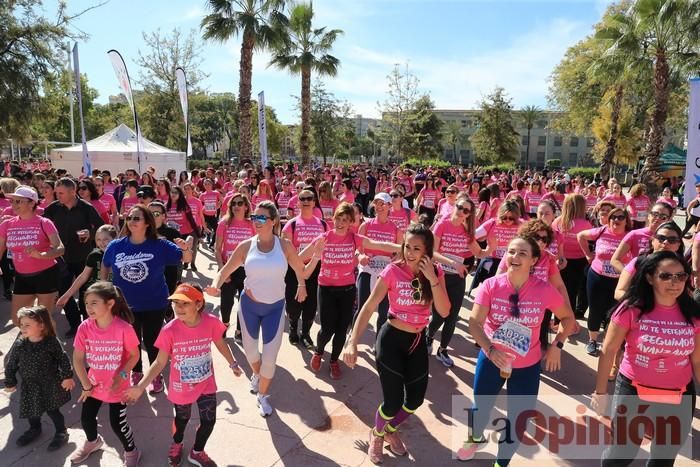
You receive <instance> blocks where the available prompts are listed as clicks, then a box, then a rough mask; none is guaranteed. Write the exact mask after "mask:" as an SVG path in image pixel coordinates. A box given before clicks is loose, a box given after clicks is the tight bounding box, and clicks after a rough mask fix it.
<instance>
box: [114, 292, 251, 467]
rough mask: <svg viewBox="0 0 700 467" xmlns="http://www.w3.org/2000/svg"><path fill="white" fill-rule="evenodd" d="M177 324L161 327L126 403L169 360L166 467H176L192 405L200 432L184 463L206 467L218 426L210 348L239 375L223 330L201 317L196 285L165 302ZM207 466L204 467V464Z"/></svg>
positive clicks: (207, 316)
mask: <svg viewBox="0 0 700 467" xmlns="http://www.w3.org/2000/svg"><path fill="white" fill-rule="evenodd" d="M168 298H169V299H170V300H171V303H172V308H173V312H174V315H175V317H176V319H174V320H172V321H170V322H169V323H168V324H166V325H165V326H163V329H161V330H160V333H159V334H158V339H156V343H155V346H156V347H158V357H157V358H156V361H155V362H153V363H152V364H151V366H150V367H149V368H148V370H147V371H146V373H145V374H144V375H143V378H141V381H140V382H139V383H138V385H136V386H134V387H132V388H131V389H129V390H127V391H126V393H125V394H124V399H125V400H126V401H127V402H128V403H130V404H133V403H135V402H136V401H137V400H138V399H139V398H140V397H141V395H142V394H143V392H144V391H145V390H146V387H147V386H148V385H149V384H150V382H151V381H152V380H153V379H154V378H155V377H156V376H157V375H160V374H161V373H162V371H163V370H165V367H166V366H167V365H168V360H170V372H169V373H170V381H169V383H168V400H170V402H172V403H173V406H174V409H175V418H174V420H173V434H172V437H173V442H172V444H171V445H170V449H169V450H168V464H169V465H180V463H181V461H182V441H183V439H184V437H185V428H186V427H187V423H188V422H189V421H190V413H191V410H192V404H194V403H196V404H197V408H198V409H199V426H198V427H197V432H196V435H195V441H194V444H193V445H192V449H191V450H190V451H189V454H188V456H187V457H188V460H189V461H190V463H192V464H194V465H197V464H199V465H209V464H208V462H211V460H210V459H209V456H207V454H206V453H205V452H204V447H205V446H206V443H207V440H208V439H209V436H211V433H212V431H213V430H214V424H215V423H216V389H217V388H216V379H215V377H214V365H213V356H212V351H211V345H212V344H214V346H215V347H216V350H218V351H219V353H220V354H221V355H222V356H223V357H224V359H225V360H226V363H228V366H229V368H231V370H232V371H233V374H234V375H236V376H241V374H242V373H243V372H242V371H241V369H240V367H239V366H238V362H237V361H236V359H235V358H234V357H233V355H232V354H231V349H230V348H229V346H228V345H227V344H226V340H225V337H226V328H225V327H224V325H223V324H222V323H221V321H219V320H218V319H217V318H216V317H215V316H213V315H211V314H209V313H205V312H204V307H205V306H206V302H205V301H204V294H203V293H202V290H201V288H200V287H199V286H198V285H195V284H188V283H185V284H180V285H179V286H178V287H177V289H176V290H175V293H174V294H172V295H171V296H170V297H168ZM205 462H206V463H205Z"/></svg>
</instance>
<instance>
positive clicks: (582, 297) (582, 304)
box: [561, 258, 588, 316]
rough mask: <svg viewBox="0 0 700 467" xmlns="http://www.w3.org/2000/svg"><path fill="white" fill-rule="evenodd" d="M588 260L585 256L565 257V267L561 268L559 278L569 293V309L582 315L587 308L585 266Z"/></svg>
mask: <svg viewBox="0 0 700 467" xmlns="http://www.w3.org/2000/svg"><path fill="white" fill-rule="evenodd" d="M587 267H588V260H587V259H586V258H572V259H568V258H567V259H566V267H565V268H564V269H562V270H561V280H562V281H563V282H564V286H565V287H566V293H567V294H569V301H570V302H571V309H572V310H573V311H574V312H575V313H576V314H577V315H579V316H581V315H583V314H584V313H585V312H586V308H588V297H587V296H586V275H587V271H586V268H587Z"/></svg>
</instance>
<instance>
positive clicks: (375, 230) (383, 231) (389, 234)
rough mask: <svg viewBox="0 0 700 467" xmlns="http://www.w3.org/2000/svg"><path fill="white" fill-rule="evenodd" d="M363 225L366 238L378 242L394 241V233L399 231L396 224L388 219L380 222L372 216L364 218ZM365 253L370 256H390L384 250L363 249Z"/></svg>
mask: <svg viewBox="0 0 700 467" xmlns="http://www.w3.org/2000/svg"><path fill="white" fill-rule="evenodd" d="M364 225H365V227H366V230H365V236H366V237H367V238H369V239H371V240H376V241H378V242H391V243H396V233H397V232H398V231H399V229H398V228H397V227H396V224H394V223H393V222H391V221H389V220H388V219H387V221H386V222H384V223H381V222H379V219H378V218H376V217H373V218H371V219H367V220H365V222H364ZM365 254H366V255H367V256H370V257H372V256H375V255H379V256H391V254H390V253H387V252H386V251H381V250H369V249H367V250H365Z"/></svg>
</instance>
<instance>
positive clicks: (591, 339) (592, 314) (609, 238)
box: [576, 208, 632, 356]
mask: <svg viewBox="0 0 700 467" xmlns="http://www.w3.org/2000/svg"><path fill="white" fill-rule="evenodd" d="M631 227H632V222H631V221H630V218H629V214H628V213H627V211H625V210H624V209H621V208H615V209H613V210H612V211H610V215H609V217H608V224H607V225H604V226H603V227H597V228H594V229H589V230H584V231H582V232H579V233H578V235H577V236H576V238H577V239H578V244H579V246H580V247H581V250H583V252H584V254H585V255H586V259H587V260H588V262H589V263H590V268H589V269H588V276H587V277H586V289H587V296H588V344H586V353H588V355H592V356H597V355H598V350H599V346H600V344H599V343H598V334H599V333H600V327H601V325H602V324H603V322H604V321H605V319H606V317H607V313H608V311H609V310H610V309H611V308H612V307H613V306H614V305H615V287H616V286H617V280H618V278H619V277H620V273H619V272H617V270H616V269H615V268H614V267H613V265H612V264H611V262H610V260H611V259H612V255H613V254H614V253H615V250H616V249H617V247H618V246H619V245H620V243H622V239H623V238H625V235H626V233H627V232H629V231H630V229H631ZM591 241H593V242H595V253H594V252H593V251H591V245H590V243H589V242H591ZM631 259H632V258H631V255H630V254H629V253H627V255H626V256H625V257H623V258H622V260H623V262H624V263H625V264H627V263H628V262H629V261H630V260H631Z"/></svg>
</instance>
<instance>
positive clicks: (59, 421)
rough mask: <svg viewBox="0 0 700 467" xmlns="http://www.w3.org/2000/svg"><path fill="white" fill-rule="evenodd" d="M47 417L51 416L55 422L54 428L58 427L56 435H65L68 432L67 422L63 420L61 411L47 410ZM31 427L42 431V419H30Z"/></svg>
mask: <svg viewBox="0 0 700 467" xmlns="http://www.w3.org/2000/svg"><path fill="white" fill-rule="evenodd" d="M46 415H48V416H49V418H50V419H51V421H52V422H53V426H54V427H56V433H63V432H64V431H66V421H65V419H64V418H63V414H62V413H61V409H55V410H47V411H46ZM29 427H30V428H33V429H39V430H41V417H29Z"/></svg>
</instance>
